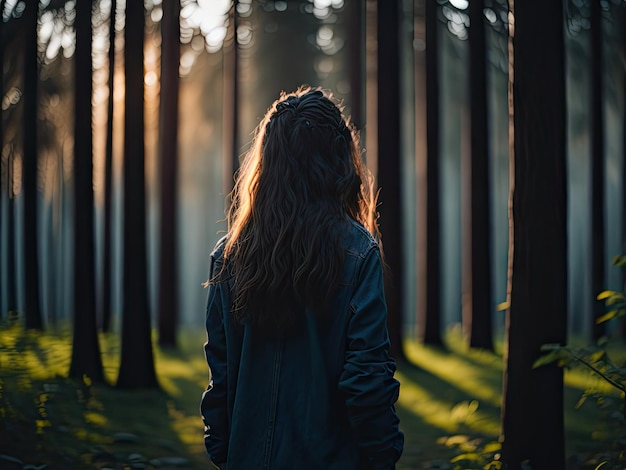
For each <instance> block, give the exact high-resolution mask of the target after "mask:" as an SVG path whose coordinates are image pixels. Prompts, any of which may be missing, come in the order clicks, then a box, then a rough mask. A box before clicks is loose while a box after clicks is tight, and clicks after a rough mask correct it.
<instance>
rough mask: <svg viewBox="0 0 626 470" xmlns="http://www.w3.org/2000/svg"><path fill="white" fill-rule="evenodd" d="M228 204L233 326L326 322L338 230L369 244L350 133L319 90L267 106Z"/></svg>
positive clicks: (354, 137) (367, 205)
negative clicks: (352, 231) (321, 316)
mask: <svg viewBox="0 0 626 470" xmlns="http://www.w3.org/2000/svg"><path fill="white" fill-rule="evenodd" d="M231 197H232V204H231V207H230V210H229V212H228V229H229V230H228V233H229V235H228V238H227V242H226V245H225V248H224V258H225V271H227V272H228V275H229V276H231V275H232V276H233V277H234V287H233V301H232V302H233V305H232V310H233V312H234V314H235V315H236V318H237V319H238V320H239V321H240V322H250V323H253V324H256V325H259V326H261V327H263V328H269V329H273V328H277V329H280V328H281V327H289V326H290V325H292V324H293V323H294V321H295V320H296V318H295V317H297V316H298V315H301V313H302V312H303V311H304V309H305V308H310V309H313V310H314V311H316V312H325V313H329V312H326V310H327V308H328V306H329V303H330V299H331V296H332V295H333V293H334V292H335V289H336V287H337V285H338V283H339V281H340V278H341V273H342V268H343V248H342V236H343V233H344V232H345V229H346V227H347V226H348V223H347V222H349V219H354V220H356V221H358V222H360V223H361V224H363V225H364V226H365V227H366V228H367V229H368V230H369V231H370V233H372V235H374V236H375V237H377V238H378V236H379V232H378V226H377V220H376V213H375V210H376V195H375V193H374V191H373V181H372V178H371V176H370V174H369V172H368V171H367V168H366V167H365V164H364V163H363V160H362V157H361V151H360V145H359V139H358V134H357V132H356V130H355V129H354V127H353V126H352V125H351V124H350V121H349V120H348V119H346V118H345V117H344V116H343V114H342V109H341V108H340V106H339V105H338V104H337V102H336V101H335V100H334V98H333V96H332V95H331V94H330V93H328V92H326V91H323V90H322V89H319V88H315V89H312V88H310V87H301V88H299V89H298V90H297V91H295V92H293V93H282V94H281V96H280V98H279V99H278V100H276V101H275V102H274V103H273V104H272V106H271V107H270V108H269V109H268V111H267V113H266V114H265V117H264V118H263V119H262V121H261V123H260V124H259V126H258V128H257V130H256V134H255V138H254V141H253V143H252V146H251V148H250V150H249V151H248V153H247V154H246V155H245V157H244V160H243V162H242V165H241V168H240V170H239V172H238V174H237V178H236V182H235V187H234V189H233V192H232V193H231ZM226 267H227V268H226Z"/></svg>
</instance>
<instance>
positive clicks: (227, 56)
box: [222, 0, 239, 209]
mask: <svg viewBox="0 0 626 470" xmlns="http://www.w3.org/2000/svg"><path fill="white" fill-rule="evenodd" d="M238 3H239V2H238V0H234V1H233V5H232V8H231V9H230V14H229V19H230V22H229V26H228V40H227V41H224V46H223V47H222V54H223V67H224V69H223V75H222V89H223V90H224V94H223V97H222V118H223V119H222V140H223V155H222V188H223V192H224V197H225V199H226V200H225V203H226V206H227V207H226V209H228V206H229V205H230V202H231V201H230V197H229V194H230V192H231V191H232V189H233V184H234V182H235V179H234V175H235V173H236V171H237V169H238V168H239V132H238V129H239V47H238V43H237V23H238V22H237V18H238V17H237V4H238Z"/></svg>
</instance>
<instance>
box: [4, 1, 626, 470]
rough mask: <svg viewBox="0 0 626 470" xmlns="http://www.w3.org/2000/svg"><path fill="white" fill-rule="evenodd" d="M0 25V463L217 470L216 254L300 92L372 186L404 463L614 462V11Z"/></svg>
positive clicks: (623, 135) (624, 458) (558, 8)
mask: <svg viewBox="0 0 626 470" xmlns="http://www.w3.org/2000/svg"><path fill="white" fill-rule="evenodd" d="M0 13H1V15H2V16H1V21H0V64H2V68H1V70H0V71H1V73H0V96H1V97H2V106H1V108H0V112H1V115H0V118H1V119H0V149H1V154H0V170H1V171H0V469H27V468H29V469H44V468H50V469H82V468H85V469H87V468H102V469H104V468H107V469H130V468H144V469H146V468H147V469H173V468H198V469H199V468H212V467H211V463H210V460H209V458H208V456H207V455H206V452H205V449H204V446H203V438H202V436H203V428H202V421H201V418H200V414H199V403H200V397H201V395H202V392H203V391H204V390H205V388H206V386H207V383H208V377H209V375H208V374H209V372H208V368H207V365H206V361H205V358H204V353H203V344H204V342H205V341H206V333H205V331H204V325H205V304H206V295H207V294H206V292H207V291H206V289H204V288H203V283H204V282H205V281H206V280H207V276H208V270H209V253H210V252H211V249H212V247H213V246H214V244H215V242H216V241H217V240H218V239H219V238H220V237H221V236H222V235H223V234H224V233H225V231H226V228H227V227H226V222H225V213H226V211H227V209H228V204H229V193H230V191H231V190H232V188H233V182H234V177H235V175H236V173H237V169H238V167H239V165H240V162H241V159H242V157H243V155H244V154H245V152H246V150H247V149H248V147H249V144H250V142H251V140H252V138H253V136H254V132H255V128H256V126H257V125H258V124H259V121H260V119H261V118H262V116H263V114H264V113H265V111H266V109H267V107H268V106H269V105H270V104H271V103H272V101H273V100H274V99H276V98H277V97H278V95H279V94H280V92H281V91H287V92H289V91H294V90H295V89H297V88H298V87H299V86H300V85H302V84H308V85H311V86H321V87H323V88H325V89H327V90H331V91H332V92H333V94H334V95H335V96H336V97H337V98H338V99H340V100H341V102H342V104H343V106H344V112H345V113H346V114H347V115H349V116H350V117H351V121H352V122H353V123H354V125H355V126H356V128H357V130H358V131H359V133H360V139H361V144H362V147H363V158H364V160H365V162H366V165H367V167H368V168H369V170H370V171H371V172H372V174H373V175H374V177H375V181H376V186H377V190H378V197H379V205H378V209H379V223H380V229H381V234H382V240H383V244H384V253H385V261H386V264H387V267H388V270H387V271H386V278H385V292H386V300H387V305H388V329H389V334H390V339H391V349H392V350H391V353H392V355H393V357H394V358H395V360H396V361H397V363H398V370H397V372H396V378H397V379H398V380H399V381H400V384H401V386H400V398H399V400H398V403H397V412H398V414H399V416H400V427H401V429H402V430H403V432H404V433H405V449H404V453H403V456H402V457H401V459H400V461H399V462H398V466H397V468H398V469H400V470H402V469H404V470H408V469H459V470H461V469H505V468H506V469H514V470H517V469H520V470H521V469H524V470H526V469H533V470H537V469H538V470H544V469H571V470H579V469H584V470H587V469H599V468H602V469H604V470H609V469H623V468H626V297H625V295H626V293H625V291H626V277H625V276H626V191H625V190H624V182H625V181H626V111H625V110H626V0H562V1H561V0H518V1H517V2H516V1H515V0H508V1H507V0H144V1H140V0H135V1H134V0H81V1H78V0H0Z"/></svg>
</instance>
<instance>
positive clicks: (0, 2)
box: [0, 0, 15, 319]
mask: <svg viewBox="0 0 626 470" xmlns="http://www.w3.org/2000/svg"><path fill="white" fill-rule="evenodd" d="M4 3H5V0H0V15H1V14H2V13H3V12H4ZM3 25H4V20H2V19H1V18H0V64H1V65H0V96H4V44H5V40H4V37H3V35H2V27H3ZM3 123H4V120H3V116H2V106H1V105H0V168H4V173H5V179H4V181H3V178H2V171H1V170H0V256H1V257H2V259H3V260H6V259H7V257H8V256H13V255H12V254H11V255H9V253H7V254H6V255H5V254H4V253H2V247H3V246H4V243H2V242H3V241H4V240H3V236H2V234H3V233H4V232H3V231H2V227H3V224H2V222H4V220H3V219H4V217H3V216H2V214H3V202H2V198H3V191H2V184H3V183H4V182H6V185H7V193H6V194H7V195H8V194H9V192H8V186H9V177H8V176H9V157H8V155H7V161H6V163H4V162H3V155H4V126H3ZM10 210H11V200H10V199H8V198H7V212H8V211H10ZM12 276H15V273H11V272H8V271H7V266H6V264H5V263H4V261H3V262H2V264H0V279H7V278H8V277H12ZM3 284H4V282H0V319H2V318H4V315H5V313H6V312H5V310H4V309H3V308H2V305H3V304H4V298H3V292H4V285H3ZM7 311H8V310H7Z"/></svg>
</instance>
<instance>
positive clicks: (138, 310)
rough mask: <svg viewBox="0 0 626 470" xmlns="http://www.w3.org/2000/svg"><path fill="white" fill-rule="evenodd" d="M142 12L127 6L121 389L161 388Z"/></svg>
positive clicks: (135, 5)
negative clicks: (150, 258) (149, 228)
mask: <svg viewBox="0 0 626 470" xmlns="http://www.w3.org/2000/svg"><path fill="white" fill-rule="evenodd" d="M144 21H145V18H144V6H143V2H139V1H136V2H127V3H126V26H125V28H124V37H125V41H124V72H125V77H126V92H125V94H124V112H125V119H124V232H123V233H124V261H123V263H124V268H123V271H124V273H123V276H124V280H123V288H124V293H123V295H124V299H123V312H122V353H121V360H120V370H119V375H118V379H117V386H118V387H120V388H156V387H158V383H157V379H156V372H155V370H154V356H153V351H152V335H151V333H152V332H151V322H150V312H149V309H148V279H147V273H146V269H147V266H146V261H147V260H146V258H147V253H146V251H147V250H146V195H145V191H146V184H145V169H144V160H145V143H144V142H145V140H144V128H145V126H144V77H143V75H144V69H143V65H144V63H143V62H144V61H143V41H144Z"/></svg>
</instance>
